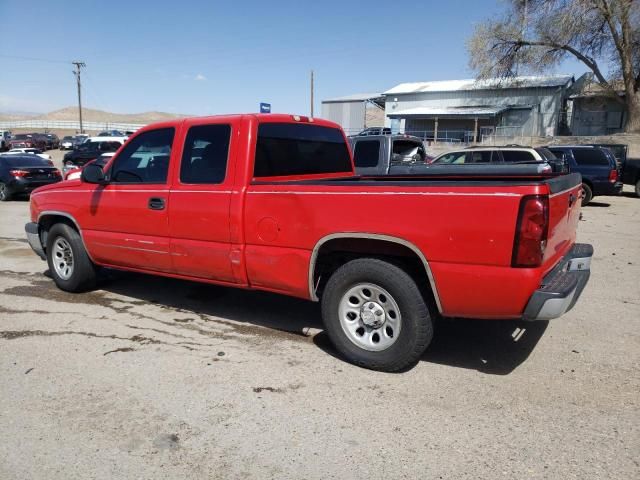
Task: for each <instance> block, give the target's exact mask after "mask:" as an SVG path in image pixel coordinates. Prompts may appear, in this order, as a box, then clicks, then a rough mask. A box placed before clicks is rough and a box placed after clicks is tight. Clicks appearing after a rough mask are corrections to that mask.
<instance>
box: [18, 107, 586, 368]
mask: <svg viewBox="0 0 640 480" xmlns="http://www.w3.org/2000/svg"><path fill="white" fill-rule="evenodd" d="M371 178H372V177H358V176H355V175H354V168H353V163H352V159H351V156H350V150H349V148H348V146H347V141H346V138H345V135H344V133H343V132H342V130H341V129H340V126H339V125H337V124H335V123H332V122H329V121H326V120H322V119H318V118H314V119H309V118H307V117H304V116H298V115H281V114H280V115H278V114H249V115H229V116H218V117H206V118H202V117H200V118H186V119H183V118H181V119H178V120H171V121H166V122H161V123H157V124H152V125H147V126H145V127H143V128H142V129H140V130H139V131H137V132H136V134H135V135H133V136H132V137H131V138H130V139H129V140H128V141H127V143H126V144H125V145H124V147H123V148H121V149H120V150H119V151H118V152H117V153H116V155H115V156H114V158H113V159H112V160H111V161H110V162H109V163H108V164H107V165H106V167H105V168H104V169H103V168H101V167H99V166H96V165H88V166H86V167H85V168H84V170H83V171H82V175H81V179H80V180H71V181H67V182H64V183H63V184H62V185H60V186H59V187H58V186H47V187H42V188H40V189H38V190H36V192H34V194H33V195H32V196H31V208H30V213H31V222H29V223H28V224H27V225H26V226H25V230H26V233H27V239H28V241H29V244H30V245H31V247H32V248H33V250H34V251H35V252H36V253H37V254H38V255H39V256H40V257H41V258H42V259H46V260H47V262H48V264H49V270H50V274H51V278H52V279H53V281H54V282H55V283H56V285H57V286H58V287H59V288H61V289H62V290H66V291H72V292H81V291H85V290H88V289H91V288H93V287H94V286H95V285H96V272H97V270H98V268H99V267H100V266H108V267H110V268H120V269H124V270H132V271H137V272H145V273H148V274H154V275H165V276H169V277H174V278H182V279H189V280H192V281H201V282H207V283H214V284H221V285H227V286H235V287H240V288H245V289H258V290H266V291H270V292H276V293H281V294H285V295H291V296H294V297H300V298H305V299H309V300H314V301H321V302H322V303H321V305H322V317H323V321H324V325H325V328H326V332H327V334H328V337H329V338H330V339H331V341H332V342H333V344H334V346H335V348H336V349H337V351H338V352H339V353H340V354H341V355H343V356H344V357H345V358H346V359H348V360H349V361H351V362H353V363H355V364H357V365H360V366H363V367H367V368H372V369H377V370H384V371H398V370H402V369H404V368H407V367H409V366H411V365H412V364H414V363H415V362H417V361H418V359H419V358H420V357H421V356H422V354H423V352H424V350H425V349H426V348H427V346H428V345H429V342H430V341H431V338H432V336H433V319H434V318H435V317H437V316H444V317H471V318H496V319H497V318H499V319H505V320H506V319H513V320H521V319H523V318H524V319H526V320H549V319H551V318H555V317H558V316H560V315H562V314H563V313H564V312H566V311H567V310H569V309H570V308H572V307H573V305H574V304H575V303H576V301H577V300H578V297H579V296H580V294H581V292H582V290H583V288H584V286H585V285H586V283H587V280H588V278H589V266H590V259H591V256H592V254H593V249H592V247H591V246H590V245H586V244H575V239H576V228H577V225H578V219H579V216H580V202H578V201H577V199H578V198H579V194H580V188H581V181H580V175H579V174H568V175H555V176H549V175H532V176H529V177H528V178H527V180H526V181H525V182H523V181H522V180H521V179H513V178H511V177H509V176H499V175H496V174H495V173H494V172H491V173H486V172H485V173H484V174H473V175H467V176H466V177H465V176H464V174H463V173H461V174H460V175H459V177H458V179H456V180H455V181H452V180H451V179H450V178H442V177H440V176H439V175H433V176H431V177H429V176H428V175H427V176H424V177H422V178H412V179H409V180H406V179H397V178H394V177H384V176H381V177H376V178H375V180H371Z"/></svg>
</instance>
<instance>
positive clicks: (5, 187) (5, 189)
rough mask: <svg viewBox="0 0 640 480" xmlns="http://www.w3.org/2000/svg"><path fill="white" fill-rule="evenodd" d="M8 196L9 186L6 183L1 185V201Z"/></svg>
mask: <svg viewBox="0 0 640 480" xmlns="http://www.w3.org/2000/svg"><path fill="white" fill-rule="evenodd" d="M6 196H7V186H6V185H5V184H4V183H0V200H4V199H5V197H6Z"/></svg>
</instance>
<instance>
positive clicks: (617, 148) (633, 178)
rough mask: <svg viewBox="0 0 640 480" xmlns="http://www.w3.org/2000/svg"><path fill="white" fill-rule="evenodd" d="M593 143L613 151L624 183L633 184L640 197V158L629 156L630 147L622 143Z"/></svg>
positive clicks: (595, 145)
mask: <svg viewBox="0 0 640 480" xmlns="http://www.w3.org/2000/svg"><path fill="white" fill-rule="evenodd" d="M592 145H593V146H594V147H605V148H608V149H609V150H610V151H611V153H613V155H614V157H616V161H617V162H618V166H619V167H620V168H619V170H620V171H621V175H620V176H621V179H622V183H623V184H624V185H632V186H633V187H634V188H635V192H636V195H637V196H638V197H640V159H638V158H628V157H627V153H628V151H629V147H628V146H627V145H625V144H620V143H597V144H596V143H594V144H592Z"/></svg>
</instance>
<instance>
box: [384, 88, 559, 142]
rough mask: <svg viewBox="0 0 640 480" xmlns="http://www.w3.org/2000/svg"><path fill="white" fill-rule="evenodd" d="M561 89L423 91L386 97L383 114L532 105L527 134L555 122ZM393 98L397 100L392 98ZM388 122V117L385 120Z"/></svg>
mask: <svg viewBox="0 0 640 480" xmlns="http://www.w3.org/2000/svg"><path fill="white" fill-rule="evenodd" d="M562 95H563V90H562V89H561V88H558V87H554V88H505V89H501V90H472V91H457V92H427V93H411V94H401V95H390V96H389V97H387V103H386V114H387V115H389V114H392V113H393V112H394V111H400V110H405V109H407V108H414V107H432V108H436V107H474V106H510V105H533V106H534V108H532V109H531V115H530V118H528V119H527V120H526V124H525V125H523V126H524V127H525V129H526V130H527V131H528V132H527V133H529V132H530V133H529V134H531V135H546V134H547V133H548V132H549V129H550V128H552V129H553V131H554V133H555V131H556V128H557V126H558V117H559V112H560V108H561V106H562ZM396 98H397V102H396V101H394V99H396ZM387 124H389V120H387Z"/></svg>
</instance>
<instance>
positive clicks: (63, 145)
mask: <svg viewBox="0 0 640 480" xmlns="http://www.w3.org/2000/svg"><path fill="white" fill-rule="evenodd" d="M72 149H73V137H72V136H70V135H67V136H65V137H64V138H63V139H62V140H60V150H72Z"/></svg>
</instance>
